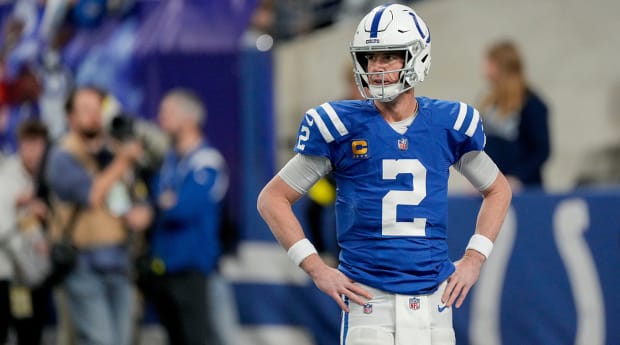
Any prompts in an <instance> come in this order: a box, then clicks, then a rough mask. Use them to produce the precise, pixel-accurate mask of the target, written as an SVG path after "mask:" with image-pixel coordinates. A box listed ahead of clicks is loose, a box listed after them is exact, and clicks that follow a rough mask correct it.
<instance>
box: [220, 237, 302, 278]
mask: <svg viewBox="0 0 620 345" xmlns="http://www.w3.org/2000/svg"><path fill="white" fill-rule="evenodd" d="M237 253H238V254H237V256H233V257H224V258H222V261H221V269H222V274H223V275H224V276H225V277H226V278H228V279H230V280H231V281H232V282H240V283H258V284H291V285H301V286H305V285H307V284H308V282H309V280H310V278H309V277H308V275H307V274H306V273H305V272H304V271H303V270H302V269H301V268H299V267H296V266H295V264H294V263H293V262H292V261H291V260H290V259H289V258H288V256H287V255H286V251H285V250H284V249H282V247H280V245H278V244H277V243H265V242H242V243H241V244H240V245H239V250H238V251H237Z"/></svg>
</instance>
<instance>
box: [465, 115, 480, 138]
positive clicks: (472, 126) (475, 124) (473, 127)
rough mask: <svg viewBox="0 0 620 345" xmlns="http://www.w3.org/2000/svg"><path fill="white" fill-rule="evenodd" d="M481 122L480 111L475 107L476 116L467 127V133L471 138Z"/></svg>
mask: <svg viewBox="0 0 620 345" xmlns="http://www.w3.org/2000/svg"><path fill="white" fill-rule="evenodd" d="M479 122H480V113H478V110H476V109H474V118H473V119H471V123H470V124H469V127H468V128H467V131H466V132H465V135H467V136H468V137H470V138H471V137H472V136H473V135H474V133H476V129H477V128H478V123H479Z"/></svg>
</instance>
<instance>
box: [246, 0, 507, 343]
mask: <svg viewBox="0 0 620 345" xmlns="http://www.w3.org/2000/svg"><path fill="white" fill-rule="evenodd" d="M350 52H351V55H352V58H353V63H354V72H355V77H356V80H357V84H358V86H359V89H360V92H361V93H362V94H363V95H364V97H365V98H366V100H362V101H339V102H329V103H324V104H321V105H320V106H318V107H316V108H313V109H310V110H308V111H307V112H306V114H305V115H304V118H303V120H302V122H301V126H300V129H299V135H298V140H297V144H296V146H295V152H297V155H296V156H295V157H293V158H292V159H291V160H290V161H289V162H288V163H287V164H286V166H285V167H284V168H282V170H281V171H280V172H279V173H278V174H277V176H275V177H274V178H273V179H272V180H271V181H270V182H269V183H268V184H267V185H266V186H265V188H264V189H263V191H262V192H261V194H260V196H259V198H258V209H259V212H260V213H261V215H262V217H263V218H264V219H265V221H266V222H267V223H268V225H269V227H270V228H271V230H272V232H273V234H274V236H275V237H276V238H277V239H278V241H279V242H280V244H281V245H282V246H283V247H284V248H285V249H286V250H287V251H288V255H289V256H290V258H291V259H292V260H293V261H294V262H295V264H297V265H299V266H300V267H301V268H302V269H303V270H304V271H306V272H307V273H308V274H309V276H310V277H311V278H312V279H313V280H314V283H315V284H316V285H317V287H318V288H319V289H321V290H322V291H323V292H325V293H326V294H328V295H329V296H331V297H332V298H333V299H334V300H336V302H337V303H338V304H339V305H340V307H341V308H342V310H343V318H342V331H341V344H347V345H361V344H369V345H370V344H372V345H405V344H416V345H431V344H432V345H444V344H445V345H447V344H455V336H454V330H453V327H452V308H451V307H452V306H456V307H460V306H461V305H462V303H463V300H464V299H465V297H466V296H467V294H468V292H469V290H470V288H471V287H472V285H473V284H474V283H475V282H476V280H477V279H478V275H479V273H480V268H481V266H482V264H483V263H484V261H485V260H486V259H487V258H488V256H489V254H490V253H491V250H492V248H493V241H495V238H496V237H497V235H498V233H499V229H500V227H501V225H502V223H503V220H504V217H505V215H506V212H507V209H508V206H509V204H510V199H511V191H510V187H509V186H508V183H507V182H506V179H505V177H504V176H503V175H502V173H501V172H500V171H499V170H498V168H497V166H496V165H495V164H494V163H493V161H492V160H491V159H490V158H489V157H488V156H487V154H486V153H485V152H484V143H485V136H484V132H483V128H482V122H481V119H480V115H479V113H478V111H477V110H476V109H474V108H473V107H471V106H469V105H467V104H465V103H462V102H450V101H443V100H437V99H431V98H426V97H416V96H415V95H414V93H415V87H416V86H418V85H420V83H421V82H422V81H424V79H425V77H426V76H427V75H428V72H429V68H430V63H431V55H430V54H431V33H430V31H429V29H428V26H427V25H426V24H425V23H424V21H423V20H422V18H420V16H418V15H417V14H416V12H415V11H413V10H412V9H411V8H409V7H407V6H404V5H397V4H394V5H383V6H379V7H377V8H375V9H373V10H372V11H371V12H370V13H369V14H368V15H366V16H365V17H364V18H363V19H362V21H361V22H360V24H359V26H358V27H357V31H356V32H355V35H354V37H353V42H352V43H351V46H350ZM451 166H454V167H455V168H456V170H458V171H459V172H460V173H461V174H463V175H464V176H465V177H466V178H467V179H468V180H469V181H470V182H471V183H472V184H473V185H474V186H475V187H476V188H477V189H478V190H479V191H480V193H481V194H482V196H483V202H482V206H481V208H480V211H479V214H478V221H477V224H476V228H475V233H474V234H473V236H472V237H471V240H470V242H469V244H468V245H467V247H466V248H465V252H464V255H463V257H462V258H461V259H460V260H459V261H457V262H455V263H453V262H452V261H450V259H449V258H448V244H447V241H446V237H447V189H448V186H447V185H448V176H449V168H450V167H451ZM330 171H331V172H332V173H333V176H334V178H335V179H336V184H337V187H338V191H337V200H336V216H337V229H338V243H339V246H340V250H341V252H340V265H339V266H338V269H334V268H331V267H328V266H327V265H326V264H325V263H324V262H323V261H322V260H321V258H320V257H319V256H318V255H316V250H315V249H314V247H313V245H312V244H311V243H310V242H309V241H308V239H306V238H305V237H304V232H303V230H302V228H301V226H300V224H299V221H298V220H297V218H296V217H295V215H294V214H293V212H292V210H291V205H292V204H293V203H295V201H297V200H298V199H299V198H300V197H301V196H302V195H304V193H306V191H308V189H309V188H310V187H311V186H312V185H313V184H314V183H315V182H316V181H317V180H318V179H319V178H321V177H322V176H324V175H325V174H327V173H328V172H330Z"/></svg>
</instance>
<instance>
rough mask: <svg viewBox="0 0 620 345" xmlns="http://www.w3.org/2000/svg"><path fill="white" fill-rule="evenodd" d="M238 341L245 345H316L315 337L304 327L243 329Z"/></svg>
mask: <svg viewBox="0 0 620 345" xmlns="http://www.w3.org/2000/svg"><path fill="white" fill-rule="evenodd" d="M238 340H239V344H243V345H277V344H295V345H314V339H313V337H312V336H311V335H310V333H308V331H307V330H305V329H304V328H302V327H286V326H257V327H241V329H240V331H239V336H238Z"/></svg>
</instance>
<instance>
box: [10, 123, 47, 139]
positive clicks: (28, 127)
mask: <svg viewBox="0 0 620 345" xmlns="http://www.w3.org/2000/svg"><path fill="white" fill-rule="evenodd" d="M17 138H18V139H19V140H20V141H21V140H28V139H43V140H47V138H48V132H47V128H46V127H45V125H44V124H43V123H42V122H41V121H39V120H35V119H28V120H25V121H24V122H22V123H21V124H20V125H19V129H18V130H17Z"/></svg>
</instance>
